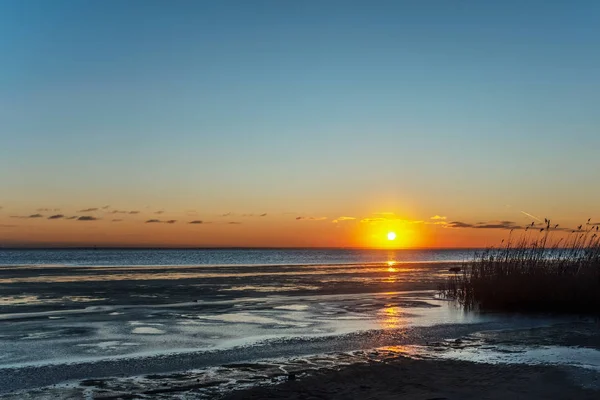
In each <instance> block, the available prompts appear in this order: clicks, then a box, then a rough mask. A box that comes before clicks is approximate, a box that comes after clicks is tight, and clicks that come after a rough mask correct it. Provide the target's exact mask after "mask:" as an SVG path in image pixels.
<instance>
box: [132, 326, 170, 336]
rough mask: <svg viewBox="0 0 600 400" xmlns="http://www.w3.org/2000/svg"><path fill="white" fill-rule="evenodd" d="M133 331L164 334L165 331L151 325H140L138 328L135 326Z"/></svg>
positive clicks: (141, 333) (144, 333)
mask: <svg viewBox="0 0 600 400" xmlns="http://www.w3.org/2000/svg"><path fill="white" fill-rule="evenodd" d="M131 333H133V334H137V335H162V334H163V333H165V331H161V330H160V329H156V328H153V327H151V326H138V327H137V328H134V329H133V330H132V331H131Z"/></svg>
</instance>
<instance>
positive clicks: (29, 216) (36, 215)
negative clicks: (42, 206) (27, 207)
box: [10, 214, 44, 219]
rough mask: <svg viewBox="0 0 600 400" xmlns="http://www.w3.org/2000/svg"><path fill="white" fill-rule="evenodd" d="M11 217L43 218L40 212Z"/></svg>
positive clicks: (12, 216)
mask: <svg viewBox="0 0 600 400" xmlns="http://www.w3.org/2000/svg"><path fill="white" fill-rule="evenodd" d="M10 217H11V218H19V219H27V218H43V217H44V216H43V215H42V214H31V215H11V216H10Z"/></svg>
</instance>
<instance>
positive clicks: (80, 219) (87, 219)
mask: <svg viewBox="0 0 600 400" xmlns="http://www.w3.org/2000/svg"><path fill="white" fill-rule="evenodd" d="M97 220H98V218H96V217H92V216H91V215H82V216H81V217H79V218H77V221H97Z"/></svg>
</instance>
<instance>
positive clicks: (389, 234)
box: [387, 232, 396, 240]
mask: <svg viewBox="0 0 600 400" xmlns="http://www.w3.org/2000/svg"><path fill="white" fill-rule="evenodd" d="M387 238H388V240H395V239H396V232H388V234H387Z"/></svg>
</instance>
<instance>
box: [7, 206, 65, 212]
mask: <svg viewBox="0 0 600 400" xmlns="http://www.w3.org/2000/svg"><path fill="white" fill-rule="evenodd" d="M0 208H2V207H0ZM35 211H37V212H53V211H60V208H38V209H37V210H35Z"/></svg>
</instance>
